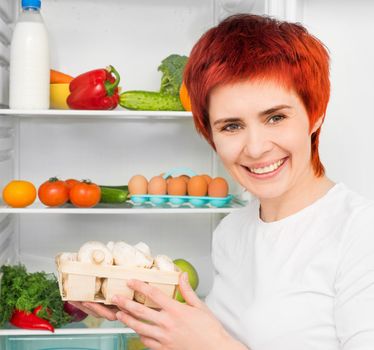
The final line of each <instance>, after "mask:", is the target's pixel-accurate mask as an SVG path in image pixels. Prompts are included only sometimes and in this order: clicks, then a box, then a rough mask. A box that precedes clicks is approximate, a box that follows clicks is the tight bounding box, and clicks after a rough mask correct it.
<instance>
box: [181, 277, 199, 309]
mask: <svg viewBox="0 0 374 350" xmlns="http://www.w3.org/2000/svg"><path fill="white" fill-rule="evenodd" d="M179 291H180V293H181V294H182V297H183V299H184V300H185V301H186V303H187V304H188V305H191V306H194V307H197V308H201V307H202V306H203V305H204V304H203V302H202V301H201V300H200V299H199V297H198V296H197V295H196V293H195V291H194V290H193V289H192V288H191V285H190V282H189V281H188V274H187V272H183V273H182V274H181V275H180V277H179Z"/></svg>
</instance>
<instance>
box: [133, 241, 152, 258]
mask: <svg viewBox="0 0 374 350" xmlns="http://www.w3.org/2000/svg"><path fill="white" fill-rule="evenodd" d="M134 247H135V248H136V249H139V250H140V251H141V252H142V253H143V254H144V255H146V256H152V254H151V249H150V248H149V247H148V245H147V244H145V243H144V242H138V243H136V244H135V245H134Z"/></svg>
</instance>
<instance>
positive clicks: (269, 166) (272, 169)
mask: <svg viewBox="0 0 374 350" xmlns="http://www.w3.org/2000/svg"><path fill="white" fill-rule="evenodd" d="M286 160H287V157H286V158H282V159H279V160H276V161H272V162H264V163H262V164H261V163H259V164H255V165H251V166H244V165H243V166H244V167H245V168H246V169H247V170H248V171H249V172H250V174H251V175H255V177H256V176H257V178H265V177H267V176H269V175H270V176H274V175H276V174H278V173H279V171H280V170H281V169H282V167H283V165H284V163H285V162H286Z"/></svg>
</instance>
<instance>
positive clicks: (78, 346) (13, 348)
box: [5, 334, 128, 350]
mask: <svg viewBox="0 0 374 350" xmlns="http://www.w3.org/2000/svg"><path fill="white" fill-rule="evenodd" d="M57 349H58V350H128V347H127V339H126V335H120V334H101V335H96V334H94V335H92V334H84V335H57V334H54V335H45V336H44V335H43V336H40V335H39V336H8V337H6V339H5V350H57Z"/></svg>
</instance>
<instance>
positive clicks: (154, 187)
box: [148, 176, 167, 195]
mask: <svg viewBox="0 0 374 350" xmlns="http://www.w3.org/2000/svg"><path fill="white" fill-rule="evenodd" d="M166 187H167V185H166V180H165V179H164V178H163V177H162V176H153V177H152V179H150V180H149V183H148V194H158V195H164V194H166Z"/></svg>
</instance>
